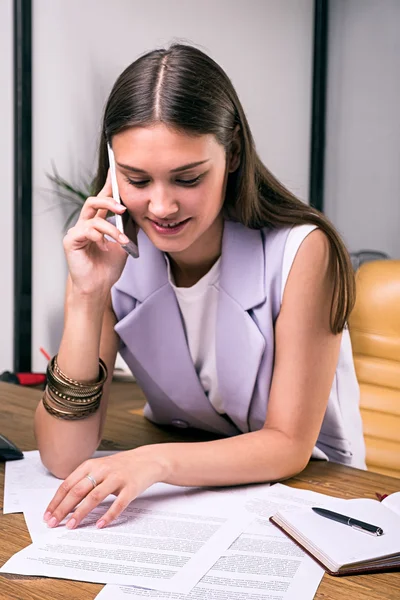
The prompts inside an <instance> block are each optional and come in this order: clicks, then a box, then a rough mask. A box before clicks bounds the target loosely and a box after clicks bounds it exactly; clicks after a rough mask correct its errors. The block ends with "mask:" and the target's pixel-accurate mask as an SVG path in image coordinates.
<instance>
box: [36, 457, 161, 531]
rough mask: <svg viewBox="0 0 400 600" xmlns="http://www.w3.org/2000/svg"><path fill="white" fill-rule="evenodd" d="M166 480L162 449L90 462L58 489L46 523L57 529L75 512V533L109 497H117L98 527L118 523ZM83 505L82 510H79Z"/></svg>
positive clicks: (69, 523)
mask: <svg viewBox="0 0 400 600" xmlns="http://www.w3.org/2000/svg"><path fill="white" fill-rule="evenodd" d="M164 476H165V469H164V466H163V461H162V460H160V451H159V448H158V445H152V446H142V447H140V448H136V449H135V450H128V451H126V452H119V453H118V454H113V455H111V456H105V457H103V458H94V459H90V460H86V461H85V462H84V463H82V464H81V465H80V466H79V467H78V468H77V469H75V471H73V472H72V473H71V475H69V476H68V477H67V478H66V479H65V481H63V483H62V484H61V485H60V487H59V488H58V490H57V492H56V494H55V496H54V497H53V499H52V500H51V502H50V504H49V505H48V507H47V509H46V512H45V514H44V520H45V521H46V522H47V524H48V526H49V527H56V526H57V525H58V524H59V523H61V521H62V520H63V519H64V518H65V517H66V516H67V515H68V514H69V513H70V512H71V511H73V513H72V514H71V515H70V517H69V519H68V521H67V523H66V527H67V528H68V529H74V528H75V527H77V526H78V525H79V523H80V522H81V521H82V520H83V519H84V518H85V517H86V515H88V514H89V513H90V512H91V511H92V510H93V509H94V508H96V506H98V505H99V504H100V503H101V502H103V500H104V499H105V498H107V496H108V495H109V494H115V495H116V496H117V497H116V499H115V500H114V502H113V503H112V505H111V506H110V508H109V509H108V510H107V512H106V513H105V514H104V515H103V516H102V517H101V518H100V520H99V521H98V522H97V523H96V526H97V527H98V528H102V527H105V526H106V525H109V524H110V523H111V522H112V521H114V520H115V519H116V518H117V517H118V516H119V515H120V514H121V513H122V511H123V510H125V508H126V507H127V506H128V504H129V503H130V502H132V500H134V499H135V498H136V497H137V496H139V494H141V493H142V492H144V491H145V490H146V489H147V488H148V487H150V486H151V485H152V484H153V483H156V482H157V481H162V480H163V478H164ZM78 504H79V506H78Z"/></svg>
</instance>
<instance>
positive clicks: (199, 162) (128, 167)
mask: <svg viewBox="0 0 400 600" xmlns="http://www.w3.org/2000/svg"><path fill="white" fill-rule="evenodd" d="M209 160H210V159H209V158H206V159H205V160H199V161H197V162H193V163H189V164H187V165H182V166H181V167H176V169H171V171H170V173H180V172H181V171H187V170H189V169H193V168H194V167H198V166H199V165H204V163H206V162H208V161H209ZM117 165H118V166H119V167H121V169H126V170H127V171H132V172H133V173H147V171H145V170H144V169H138V168H137V167H132V166H131V165H124V164H121V163H117Z"/></svg>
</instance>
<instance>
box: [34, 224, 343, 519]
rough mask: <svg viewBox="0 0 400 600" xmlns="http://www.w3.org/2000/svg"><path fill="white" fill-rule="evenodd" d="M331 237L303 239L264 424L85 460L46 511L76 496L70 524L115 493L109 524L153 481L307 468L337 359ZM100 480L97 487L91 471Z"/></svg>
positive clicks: (65, 509)
mask: <svg viewBox="0 0 400 600" xmlns="http://www.w3.org/2000/svg"><path fill="white" fill-rule="evenodd" d="M329 253H330V250H329V242H328V240H327V238H326V237H325V235H324V234H323V233H322V232H321V231H319V230H315V231H313V232H312V233H310V234H309V235H308V237H307V238H306V239H305V241H304V242H303V243H302V245H301V247H300V249H299V251H298V253H297V256H296V258H295V260H294V263H293V266H292V270H291V272H290V274H289V278H288V281H287V284H286V288H285V293H284V297H283V302H282V308H281V312H280V315H279V318H278V319H277V322H276V340H275V366H274V374H273V380H272V386H271V392H270V398H269V403H268V411H267V416H266V420H265V424H264V427H263V428H262V429H261V430H260V431H256V432H252V433H246V434H241V435H238V436H236V437H233V438H229V439H223V440H216V441H212V442H200V443H185V444H182V443H176V444H155V445H148V446H142V447H140V448H137V449H135V450H129V451H127V452H120V453H118V454H116V455H114V456H107V457H105V458H99V459H95V460H89V461H86V462H84V463H83V464H82V465H80V467H79V468H78V469H76V470H75V471H74V472H73V473H72V474H71V475H70V476H69V477H68V478H67V479H66V480H65V481H64V483H63V484H62V485H61V486H60V488H59V489H58V491H57V493H56V495H55V496H54V498H53V499H52V501H51V502H50V504H49V506H48V508H47V511H46V517H45V518H46V520H47V521H48V522H49V525H50V526H56V525H57V524H58V523H59V522H60V521H61V520H62V519H63V518H64V517H65V516H66V514H68V513H69V512H70V511H73V510H74V508H75V506H76V503H77V498H78V499H80V498H81V499H83V501H82V502H81V504H80V505H79V506H78V508H77V509H76V510H74V512H73V514H72V516H71V519H70V521H69V524H68V525H67V526H68V527H71V528H73V527H76V526H77V525H79V523H80V522H81V520H82V519H83V518H84V517H85V516H86V515H87V514H88V513H89V512H90V511H91V510H93V509H94V508H95V507H96V506H97V505H98V504H99V503H100V502H102V500H104V499H105V498H106V497H107V496H108V495H109V494H113V493H114V494H116V495H117V498H116V500H115V501H114V503H113V504H112V505H111V507H110V508H109V510H108V511H107V512H106V514H105V515H104V516H103V517H102V518H101V522H99V523H98V526H99V527H104V526H106V525H108V524H109V523H110V522H112V521H113V520H114V519H116V518H117V517H118V515H119V514H120V513H121V512H122V511H123V510H124V509H125V508H126V506H127V505H128V504H129V503H130V502H131V501H132V500H133V499H134V498H135V497H136V496H138V495H139V494H140V493H142V492H143V491H144V490H145V489H146V488H147V487H149V486H150V485H151V484H152V483H155V482H157V481H163V482H166V483H171V484H175V485H183V486H208V485H214V486H219V485H221V486H222V485H235V484H242V483H251V482H261V481H276V480H280V479H285V478H288V477H290V476H292V475H294V474H296V473H298V472H299V471H301V470H302V469H303V468H304V467H305V466H306V464H307V462H308V460H309V458H310V456H311V453H312V449H313V447H314V445H315V442H316V440H317V437H318V434H319V431H320V428H321V424H322V420H323V416H324V413H325V410H326V406H327V402H328V398H329V392H330V389H331V386H332V381H333V377H334V373H335V369H336V365H337V360H338V354H339V348H340V339H341V336H340V335H334V334H332V332H331V329H330V312H331V302H332V296H333V288H332V277H331V271H330V261H329V255H330V254H329ZM88 473H91V475H92V476H93V477H94V478H95V480H96V482H97V484H98V485H97V486H96V487H95V488H94V489H93V488H92V485H91V483H90V482H88V480H87V478H86V475H87V474H88Z"/></svg>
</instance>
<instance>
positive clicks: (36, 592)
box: [0, 382, 400, 600]
mask: <svg viewBox="0 0 400 600" xmlns="http://www.w3.org/2000/svg"><path fill="white" fill-rule="evenodd" d="M41 394H42V393H41V392H40V391H39V390H32V389H26V388H23V387H19V386H13V385H9V384H6V383H1V382H0V433H2V434H3V435H5V436H6V437H8V438H10V439H11V440H12V441H13V442H14V443H15V444H16V445H17V446H19V447H20V448H21V450H35V449H36V443H35V438H34V435H33V415H34V411H35V408H36V405H37V403H38V401H39V400H40V398H41ZM143 405H144V397H143V394H142V392H141V391H140V389H139V388H138V386H137V385H136V384H135V383H131V382H113V384H112V388H111V398H110V407H109V411H108V415H107V421H106V425H105V430H104V437H103V441H102V444H101V446H100V449H102V450H111V449H114V450H127V449H130V448H135V447H137V446H140V445H143V444H149V443H162V442H168V441H199V440H210V439H213V436H211V435H210V434H207V433H205V432H200V431H194V430H190V431H188V430H176V429H175V428H172V427H171V428H168V427H156V426H155V425H152V424H151V423H149V422H148V421H147V420H146V419H144V417H143V416H142V411H141V409H142V407H143ZM285 484H287V485H290V486H292V487H296V488H303V489H309V490H313V491H316V492H322V493H326V494H331V495H335V496H340V497H342V498H361V497H365V498H375V492H379V493H387V494H390V493H392V492H396V491H399V490H400V479H394V478H392V477H387V476H385V475H379V474H377V473H370V472H367V471H360V470H358V469H351V468H349V467H344V466H342V465H336V464H333V463H324V462H318V461H312V462H310V464H309V465H308V466H307V468H306V469H305V470H304V471H303V472H302V473H300V474H299V475H297V476H296V477H293V478H292V479H290V480H288V481H286V482H285ZM3 489H4V464H2V463H0V508H1V509H2V507H3ZM30 543H31V540H30V537H29V534H28V530H27V528H26V525H25V521H24V518H23V515H22V514H20V513H19V514H11V515H3V514H1V515H0V565H3V564H4V563H5V562H6V561H7V560H8V559H9V558H10V557H11V556H12V555H13V554H15V553H16V552H18V551H19V550H22V548H25V547H26V546H28V545H29V544H30ZM102 587H103V586H102V585H98V584H92V583H83V582H78V581H68V580H63V579H50V578H44V577H24V576H19V575H7V574H2V575H0V600H92V599H93V598H95V597H96V595H97V594H98V593H99V591H100V590H101V588H102ZM315 599H316V600H339V599H340V600H400V573H399V572H392V573H379V574H374V575H357V576H352V577H342V578H336V577H330V576H329V575H324V577H323V579H322V582H321V585H320V586H319V588H318V591H317V593H316V596H315ZM205 600H207V599H205Z"/></svg>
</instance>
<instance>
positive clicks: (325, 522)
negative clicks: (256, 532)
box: [270, 492, 400, 575]
mask: <svg viewBox="0 0 400 600" xmlns="http://www.w3.org/2000/svg"><path fill="white" fill-rule="evenodd" d="M321 497H322V498H324V499H326V498H327V496H325V495H321ZM323 506H325V508H329V509H330V510H332V511H335V512H337V513H341V514H343V515H346V516H349V517H352V518H353V519H358V520H360V521H364V522H366V523H371V524H373V525H376V526H378V527H381V528H382V529H383V535H381V536H378V537H375V536H373V535H369V534H367V533H365V532H362V531H357V530H356V529H353V528H351V527H349V526H348V525H343V524H341V523H338V522H336V521H331V520H330V519H326V518H324V517H321V516H320V515H317V514H316V513H315V512H313V511H312V510H311V507H308V508H304V509H300V510H291V511H290V510H282V511H278V512H277V513H276V514H275V515H274V516H273V517H271V519H270V521H271V522H272V523H273V524H274V525H276V526H277V527H279V528H280V529H281V530H282V531H283V532H284V533H286V534H287V535H288V536H289V537H290V538H291V539H292V540H293V541H295V542H296V543H297V544H298V545H299V546H300V547H301V548H302V549H303V550H305V552H307V553H308V554H309V555H310V556H312V557H313V558H314V559H315V560H316V561H317V562H319V563H320V564H321V565H322V566H323V567H324V569H325V570H326V571H327V572H328V573H330V574H331V575H351V574H356V573H367V572H370V571H371V572H372V571H387V570H390V569H393V568H395V567H400V492H396V493H395V494H391V495H390V496H388V497H387V498H385V500H383V501H382V502H378V501H377V500H369V499H365V498H357V499H354V500H341V499H339V498H332V499H329V504H328V505H327V503H326V502H325V503H324V504H323Z"/></svg>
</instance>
